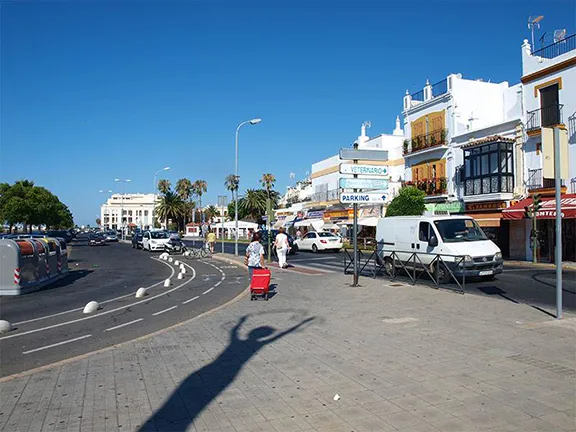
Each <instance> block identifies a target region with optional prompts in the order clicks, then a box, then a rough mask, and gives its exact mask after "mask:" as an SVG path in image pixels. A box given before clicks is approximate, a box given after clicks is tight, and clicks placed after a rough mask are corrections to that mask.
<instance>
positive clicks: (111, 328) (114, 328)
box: [104, 318, 144, 331]
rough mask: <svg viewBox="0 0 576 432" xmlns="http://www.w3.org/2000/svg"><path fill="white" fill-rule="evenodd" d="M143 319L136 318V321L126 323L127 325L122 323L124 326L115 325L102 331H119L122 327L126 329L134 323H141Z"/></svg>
mask: <svg viewBox="0 0 576 432" xmlns="http://www.w3.org/2000/svg"><path fill="white" fill-rule="evenodd" d="M143 319H144V318H138V319H137V320H134V321H130V322H127V323H124V324H120V325H117V326H116V327H110V328H107V329H106V330H104V331H112V330H116V329H119V328H122V327H126V326H129V325H130V324H134V323H137V322H140V321H142V320H143Z"/></svg>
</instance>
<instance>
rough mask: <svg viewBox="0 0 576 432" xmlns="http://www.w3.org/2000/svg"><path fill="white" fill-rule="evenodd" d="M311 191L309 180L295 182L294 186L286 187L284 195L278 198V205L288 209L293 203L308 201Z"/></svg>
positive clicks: (310, 197)
mask: <svg viewBox="0 0 576 432" xmlns="http://www.w3.org/2000/svg"><path fill="white" fill-rule="evenodd" d="M312 194H313V189H312V182H311V181H310V179H305V180H301V181H297V182H296V184H295V185H294V186H288V187H286V193H285V194H284V195H282V196H281V197H280V200H279V201H278V204H279V205H280V207H289V206H290V205H292V204H294V203H300V202H304V201H310V200H311V199H312Z"/></svg>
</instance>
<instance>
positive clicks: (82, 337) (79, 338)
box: [22, 335, 92, 354]
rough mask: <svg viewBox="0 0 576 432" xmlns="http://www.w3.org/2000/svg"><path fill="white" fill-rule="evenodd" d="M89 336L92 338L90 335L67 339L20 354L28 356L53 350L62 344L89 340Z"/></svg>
mask: <svg viewBox="0 0 576 432" xmlns="http://www.w3.org/2000/svg"><path fill="white" fill-rule="evenodd" d="M91 336H92V335H84V336H80V337H77V338H74V339H69V340H67V341H62V342H57V343H55V344H51V345H46V346H43V347H40V348H36V349H33V350H29V351H23V352H22V354H30V353H33V352H37V351H43V350H45V349H48V348H54V347H57V346H60V345H64V344H67V343H71V342H76V341H79V340H82V339H86V338H89V337H91Z"/></svg>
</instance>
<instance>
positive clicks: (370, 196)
mask: <svg viewBox="0 0 576 432" xmlns="http://www.w3.org/2000/svg"><path fill="white" fill-rule="evenodd" d="M385 201H386V195H383V194H377V193H362V192H353V193H345V192H343V193H341V194H340V202H341V203H342V204H360V203H383V202H385Z"/></svg>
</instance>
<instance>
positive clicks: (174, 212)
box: [156, 190, 185, 227]
mask: <svg viewBox="0 0 576 432" xmlns="http://www.w3.org/2000/svg"><path fill="white" fill-rule="evenodd" d="M184 210H185V208H184V201H182V198H180V197H179V196H178V194H176V193H175V192H172V191H171V190H168V191H167V192H166V193H165V194H164V195H163V196H162V197H161V198H160V202H159V204H158V207H157V208H156V214H157V215H158V218H159V219H164V221H165V222H166V227H168V219H173V220H176V219H178V218H180V217H182V215H183V213H184Z"/></svg>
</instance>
